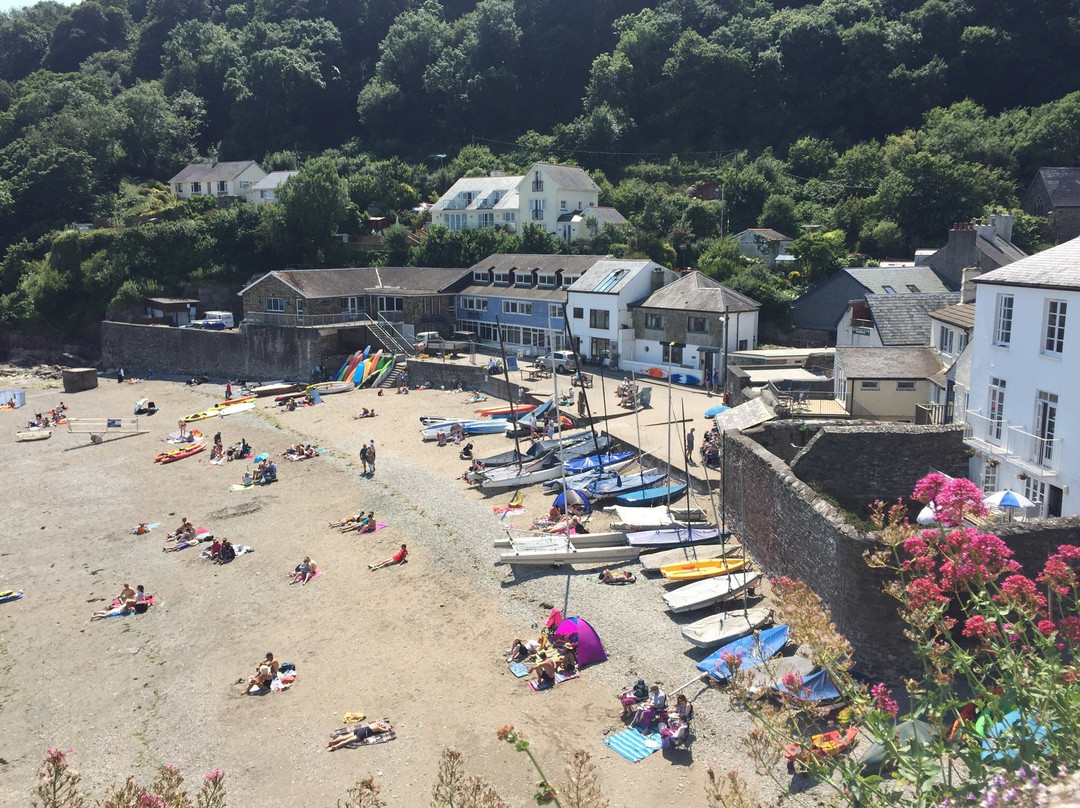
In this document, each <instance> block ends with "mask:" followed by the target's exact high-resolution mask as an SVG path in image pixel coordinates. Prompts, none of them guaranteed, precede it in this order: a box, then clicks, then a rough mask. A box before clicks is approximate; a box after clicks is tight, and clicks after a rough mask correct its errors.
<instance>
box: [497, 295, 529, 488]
mask: <svg viewBox="0 0 1080 808" xmlns="http://www.w3.org/2000/svg"><path fill="white" fill-rule="evenodd" d="M495 330H496V331H498V332H499V354H500V355H501V356H502V366H503V378H505V379H506V397H507V400H508V401H509V402H510V423H512V424H513V425H514V454H516V455H517V465H518V471H520V470H521V465H522V464H521V444H520V443H518V428H519V427H520V424H518V422H517V416H516V415H515V414H514V387H513V385H511V384H510V369H509V367H508V366H507V364H506V345H505V344H504V343H503V332H502V324H501V323H500V322H499V316H498V315H495ZM520 487H521V486H520V485H519V486H518V488H520Z"/></svg>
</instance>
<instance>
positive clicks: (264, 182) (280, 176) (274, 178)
mask: <svg viewBox="0 0 1080 808" xmlns="http://www.w3.org/2000/svg"><path fill="white" fill-rule="evenodd" d="M299 173H300V172H299V171H271V172H270V173H269V174H267V175H266V176H265V177H263V178H262V179H261V180H259V181H258V182H257V183H255V184H254V185H252V186H251V187H250V188H248V190H249V191H273V190H274V189H275V188H277V187H278V186H279V185H281V183H283V182H285V180H287V179H289V177H295V176H296V175H297V174H299Z"/></svg>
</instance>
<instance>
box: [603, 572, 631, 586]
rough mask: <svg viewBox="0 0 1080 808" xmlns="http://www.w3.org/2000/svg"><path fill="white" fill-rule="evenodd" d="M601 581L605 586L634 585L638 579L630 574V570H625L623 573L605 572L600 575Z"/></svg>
mask: <svg viewBox="0 0 1080 808" xmlns="http://www.w3.org/2000/svg"><path fill="white" fill-rule="evenodd" d="M600 580H601V581H603V582H604V583H605V584H632V583H634V581H636V580H637V578H635V577H634V573H632V572H630V570H624V571H622V572H612V571H611V570H604V571H603V572H601V573H600Z"/></svg>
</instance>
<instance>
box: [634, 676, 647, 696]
mask: <svg viewBox="0 0 1080 808" xmlns="http://www.w3.org/2000/svg"><path fill="white" fill-rule="evenodd" d="M634 698H635V699H637V700H638V701H645V699H647V698H649V686H648V685H647V684H645V680H644V679H638V680H637V684H635V685H634Z"/></svg>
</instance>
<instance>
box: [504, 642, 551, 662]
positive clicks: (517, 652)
mask: <svg viewBox="0 0 1080 808" xmlns="http://www.w3.org/2000/svg"><path fill="white" fill-rule="evenodd" d="M545 644H546V643H545V642H544V639H543V638H542V637H541V638H539V639H536V640H522V639H516V640H514V643H513V645H511V646H510V650H509V651H507V652H506V653H507V655H508V656H509V657H510V658H511V659H527V658H528V657H531V656H532V655H533V654H535V653H536V652H537V651H539V650H540V649H541V648H543V647H544V645H545Z"/></svg>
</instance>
